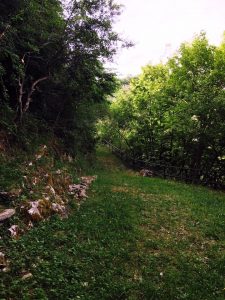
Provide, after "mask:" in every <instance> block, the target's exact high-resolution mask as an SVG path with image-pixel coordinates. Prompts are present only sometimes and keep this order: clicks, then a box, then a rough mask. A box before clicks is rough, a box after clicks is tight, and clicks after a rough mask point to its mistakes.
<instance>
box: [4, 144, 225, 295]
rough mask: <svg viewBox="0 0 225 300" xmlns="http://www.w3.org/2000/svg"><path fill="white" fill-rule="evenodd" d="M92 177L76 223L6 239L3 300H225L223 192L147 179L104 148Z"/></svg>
mask: <svg viewBox="0 0 225 300" xmlns="http://www.w3.org/2000/svg"><path fill="white" fill-rule="evenodd" d="M89 173H90V175H94V174H96V175H98V179H97V180H96V182H95V183H94V184H93V186H92V189H91V191H90V192H89V198H88V199H87V200H86V201H85V202H84V203H83V204H82V205H81V206H80V208H79V209H77V208H76V207H75V208H74V213H72V214H71V215H70V216H69V218H68V219H64V220H60V219H59V218H58V217H54V218H52V219H51V221H46V222H41V223H40V224H39V225H38V226H37V227H36V228H34V229H32V230H31V231H30V232H28V233H27V234H25V235H24V236H22V237H21V238H20V239H19V240H18V241H11V240H9V241H8V243H7V251H8V252H7V257H8V258H9V260H10V271H9V272H6V273H1V274H0V277H1V281H0V299H71V300H72V299H85V300H86V299H160V300H162V299H167V300H168V299H171V300H172V299H173V300H174V299H193V300H196V299H202V300H203V299H204V300H206V299H224V287H225V285H224V284H225V283H224V275H225V251H224V249H225V230H224V228H225V221H224V220H225V218H224V216H225V213H224V211H225V195H224V193H221V192H214V191H211V190H209V189H206V188H203V187H196V186H192V185H185V184H181V183H176V182H174V181H166V180H161V179H158V178H144V177H140V176H138V175H137V174H136V173H135V172H133V171H131V170H127V169H126V168H125V167H124V166H122V165H121V163H120V162H119V161H118V160H117V159H116V158H115V157H113V156H112V155H111V154H110V153H108V152H107V150H104V149H100V150H99V151H98V161H97V162H96V165H95V167H93V169H91V170H89ZM24 274H25V275H26V274H28V276H27V277H26V276H25V278H24Z"/></svg>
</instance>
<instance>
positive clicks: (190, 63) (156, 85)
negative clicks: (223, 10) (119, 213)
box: [100, 33, 225, 185]
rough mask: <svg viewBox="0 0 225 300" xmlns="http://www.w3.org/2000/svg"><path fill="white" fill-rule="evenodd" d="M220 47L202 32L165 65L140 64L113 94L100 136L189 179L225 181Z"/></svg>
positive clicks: (224, 55) (224, 68)
mask: <svg viewBox="0 0 225 300" xmlns="http://www.w3.org/2000/svg"><path fill="white" fill-rule="evenodd" d="M224 49H225V48H224V41H223V42H222V44H221V46H219V47H215V46H212V45H210V44H209V43H208V41H207V38H206V35H205V34H204V33H201V34H200V35H199V36H197V37H196V38H195V39H194V40H193V42H192V43H184V44H182V45H181V47H180V49H179V51H178V52H177V54H176V55H174V56H173V57H172V58H171V59H169V60H168V62H167V63H166V64H164V65H163V64H159V65H156V66H152V65H148V66H146V67H144V68H143V72H142V74H141V75H140V76H138V77H137V78H134V79H132V80H131V83H130V85H129V87H127V86H125V87H124V86H123V87H122V89H121V90H120V91H119V92H118V93H117V94H116V97H115V100H114V101H113V102H112V104H111V119H108V120H105V121H104V122H103V123H102V124H101V126H100V131H101V134H102V136H103V137H104V138H106V139H108V140H110V141H111V142H113V143H114V144H115V145H117V146H119V147H121V149H123V151H125V152H126V153H128V154H130V155H131V156H132V157H135V158H141V159H145V160H148V161H151V162H158V163H159V164H164V165H165V164H166V165H168V166H169V165H170V166H175V167H179V169H181V168H186V170H187V172H189V178H190V180H191V181H193V182H195V181H201V182H202V183H206V184H213V185H220V184H222V183H223V184H224V179H225V178H224V170H225V143H224V141H225V122H224V116H225V110H224V108H225V51H224ZM111 128H114V130H113V132H112V130H111ZM115 128H116V130H115ZM212 182H213V183H212Z"/></svg>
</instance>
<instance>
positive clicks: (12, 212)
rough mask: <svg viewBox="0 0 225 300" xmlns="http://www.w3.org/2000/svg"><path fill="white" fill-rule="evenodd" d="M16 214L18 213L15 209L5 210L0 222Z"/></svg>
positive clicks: (1, 214)
mask: <svg viewBox="0 0 225 300" xmlns="http://www.w3.org/2000/svg"><path fill="white" fill-rule="evenodd" d="M15 213H16V211H15V209H13V208H9V209H5V210H3V211H2V212H0V221H4V220H6V219H9V218H11V217H12V216H13V215H15Z"/></svg>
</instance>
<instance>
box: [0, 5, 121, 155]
mask: <svg viewBox="0 0 225 300" xmlns="http://www.w3.org/2000/svg"><path fill="white" fill-rule="evenodd" d="M119 14H120V6H119V5H117V4H116V3H114V1H108V0H101V1H91V0H81V1H78V0H74V1H70V2H69V3H67V4H66V5H65V7H64V9H63V5H62V3H61V1H59V0H29V1H27V0H22V1H17V0H13V1H10V3H9V2H8V1H6V0H3V1H1V4H0V113H1V117H2V118H1V121H0V126H1V127H2V128H6V129H7V130H9V131H10V132H11V134H12V135H14V137H15V138H17V137H18V134H19V133H18V129H19V128H21V127H22V126H25V127H26V125H27V127H29V125H28V123H27V121H26V120H27V118H35V119H36V120H39V121H40V122H41V123H42V124H43V122H44V123H45V124H46V125H47V126H48V128H49V129H51V130H52V131H53V132H54V134H56V135H58V136H59V137H60V138H62V139H63V140H64V142H65V143H66V145H67V146H68V149H71V150H73V151H74V150H75V149H77V148H78V146H79V147H80V148H81V149H89V148H92V147H93V126H92V125H93V122H94V121H95V119H96V117H97V111H98V110H97V109H96V108H95V106H96V105H100V104H101V103H103V102H104V100H105V99H106V95H108V94H111V93H112V92H113V91H114V88H115V77H114V74H112V73H110V72H108V71H107V70H106V69H105V68H104V66H103V63H104V61H105V60H108V59H112V57H113V55H114V54H115V52H116V50H117V48H118V47H119V46H120V45H122V44H123V43H124V42H123V41H122V39H121V38H120V37H119V36H118V34H117V33H116V32H114V30H113V22H114V19H115V17H116V16H117V15H119ZM6 115H7V116H6ZM32 123H33V124H34V122H32ZM28 130H29V128H28ZM78 144H79V145H78ZM82 144H83V145H82ZM84 145H86V146H84Z"/></svg>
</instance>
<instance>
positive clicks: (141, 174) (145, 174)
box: [139, 169, 153, 177]
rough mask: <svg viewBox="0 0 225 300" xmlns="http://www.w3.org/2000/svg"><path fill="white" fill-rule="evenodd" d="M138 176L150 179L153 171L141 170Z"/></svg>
mask: <svg viewBox="0 0 225 300" xmlns="http://www.w3.org/2000/svg"><path fill="white" fill-rule="evenodd" d="M139 174H140V176H143V177H152V176H153V171H151V170H148V169H142V170H141V171H140V172H139Z"/></svg>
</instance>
